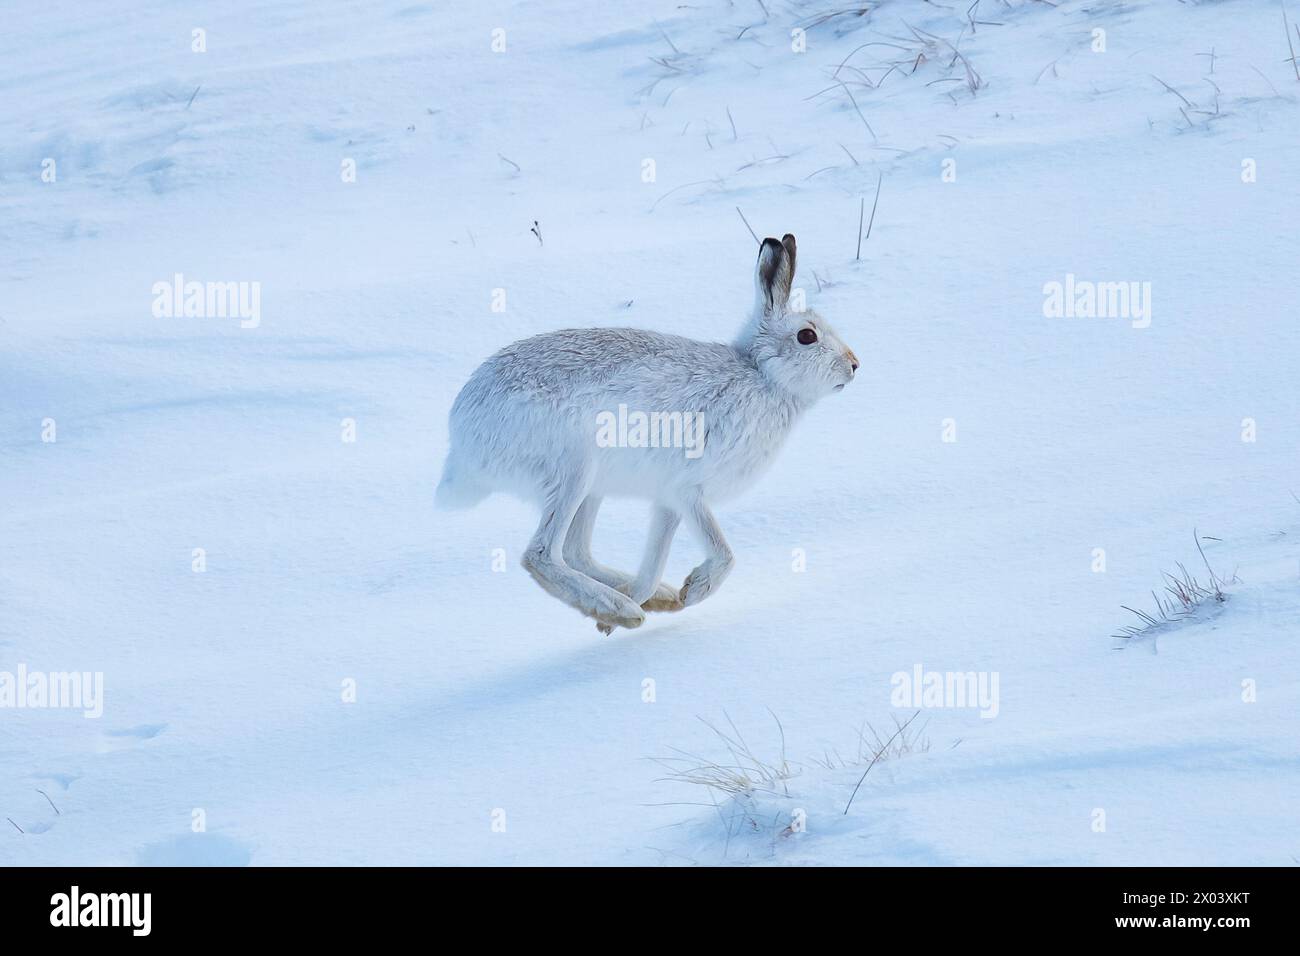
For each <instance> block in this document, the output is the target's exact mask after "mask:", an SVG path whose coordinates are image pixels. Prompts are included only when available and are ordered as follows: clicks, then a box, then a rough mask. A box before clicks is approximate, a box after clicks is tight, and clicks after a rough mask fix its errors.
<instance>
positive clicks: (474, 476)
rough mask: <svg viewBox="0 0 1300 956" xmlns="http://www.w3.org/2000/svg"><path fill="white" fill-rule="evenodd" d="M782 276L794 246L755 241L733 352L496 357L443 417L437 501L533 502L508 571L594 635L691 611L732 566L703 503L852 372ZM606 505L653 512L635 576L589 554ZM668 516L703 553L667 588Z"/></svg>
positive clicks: (750, 469) (708, 345) (591, 332)
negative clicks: (534, 509)
mask: <svg viewBox="0 0 1300 956" xmlns="http://www.w3.org/2000/svg"><path fill="white" fill-rule="evenodd" d="M794 269H795V241H794V236H791V235H787V236H785V237H784V238H783V239H782V240H781V241H780V242H777V240H775V239H770V238H769V239H764V240H763V244H762V246H761V247H760V249H759V252H758V265H757V268H756V270H755V276H754V282H755V287H756V289H755V291H756V297H755V302H754V309H753V313H752V314H751V315H750V318H749V321H748V322H746V324H745V326H744V328H743V329H742V330H741V333H740V336H739V337H738V338H737V340H736V341H735V343H734V344H732V345H724V344H721V343H714V342H697V341H695V340H694V339H686V338H681V337H680V336H676V335H664V334H662V333H660V332H643V331H641V330H639V329H565V330H564V331H560V332H548V333H546V334H544V335H538V336H534V337H533V338H530V339H524V340H523V341H520V342H516V343H514V344H513V345H509V346H507V347H506V348H504V349H502V350H501V351H500V352H497V353H496V354H495V355H493V356H492V357H491V358H489V359H488V360H487V361H486V362H484V363H483V364H482V365H480V366H479V367H478V369H477V370H476V371H475V372H474V374H473V375H471V376H470V379H469V381H468V382H467V383H466V384H465V387H464V388H463V389H461V391H460V394H459V395H458V396H457V397H456V402H455V404H454V405H453V406H452V409H451V428H450V431H451V452H450V454H449V455H448V457H447V463H446V466H445V468H444V471H443V475H442V481H441V483H440V484H439V485H438V492H437V502H438V505H439V506H440V507H469V506H470V505H472V504H474V503H476V502H478V501H480V500H481V499H482V498H484V497H486V496H487V495H488V494H491V493H492V492H494V491H508V492H513V493H515V494H518V495H520V496H522V497H524V498H528V499H532V500H536V501H537V502H538V503H539V504H540V505H541V508H542V521H541V524H540V525H539V526H538V528H537V533H536V534H534V535H533V539H532V541H530V542H529V544H528V549H527V550H526V551H525V552H524V555H523V566H524V567H525V568H527V569H528V572H529V573H530V574H531V575H532V576H533V577H534V578H535V579H536V580H537V583H538V584H540V585H541V586H542V587H543V588H545V589H546V590H547V591H548V592H550V593H551V594H553V595H554V596H555V597H557V598H559V599H560V600H561V601H563V602H564V603H565V604H568V605H570V606H571V607H574V608H577V609H578V610H579V611H581V612H582V613H583V614H586V615H588V616H589V617H593V618H595V619H596V626H597V627H598V628H599V629H600V630H601V631H602V632H604V633H606V634H608V633H610V632H611V631H613V629H614V628H615V627H637V626H639V625H640V624H641V623H642V622H643V621H644V620H645V611H678V610H681V609H682V608H683V607H687V606H689V605H691V604H695V603H697V602H699V601H702V600H704V599H705V598H706V597H708V596H709V595H710V594H712V593H713V592H714V591H716V590H717V589H718V588H719V587H720V586H721V584H722V582H723V580H724V579H725V578H726V576H727V574H728V573H729V572H730V571H731V567H732V564H733V563H734V562H733V558H732V554H731V549H730V548H729V547H727V542H726V540H725V539H724V538H723V536H722V529H721V528H719V527H718V523H717V521H716V520H714V517H713V512H712V511H710V510H709V504H708V503H709V502H713V501H718V500H721V499H725V498H730V497H732V496H734V495H737V494H739V493H740V492H741V491H743V490H744V489H745V488H747V487H748V486H749V485H750V484H752V483H753V482H754V480H755V479H756V478H757V477H758V475H759V474H760V473H761V472H762V470H763V469H764V468H765V467H766V466H767V465H768V464H769V463H770V462H771V461H772V460H773V458H774V457H775V455H776V453H777V450H778V449H779V448H780V447H781V443H782V442H783V441H784V440H785V436H786V433H787V432H789V430H790V427H791V426H792V425H793V424H794V423H795V420H796V419H797V418H798V417H799V415H800V413H802V412H803V411H804V410H805V409H807V408H808V407H809V406H811V405H812V403H813V402H815V401H817V400H818V399H819V398H821V397H822V396H823V395H826V394H828V393H830V392H832V391H840V390H841V389H843V388H844V386H845V385H847V384H848V383H849V382H850V381H852V379H853V374H854V372H856V371H857V368H858V360H857V357H856V356H855V355H854V354H853V352H852V351H851V350H850V349H849V348H848V347H847V346H846V345H845V344H844V343H843V342H841V341H840V339H839V336H837V335H836V334H835V332H834V331H833V330H832V329H831V327H830V326H829V325H828V324H827V323H826V322H825V320H823V319H822V318H821V317H820V316H818V315H817V314H816V313H814V312H812V311H805V312H790V311H788V310H787V305H788V300H789V298H790V285H791V282H792V281H793V280H794ZM629 409H630V410H631V411H629ZM606 495H615V496H620V495H621V496H632V497H640V498H648V499H650V500H651V501H653V502H654V516H653V520H652V522H651V528H650V538H649V541H648V543H647V546H646V551H645V556H644V557H643V558H642V560H641V567H640V569H639V570H638V571H637V573H636V575H635V576H632V575H628V574H624V573H622V572H620V571H615V570H613V569H612V568H608V567H605V566H604V565H602V564H599V563H597V562H596V561H595V560H594V559H593V558H592V556H591V532H592V526H593V524H594V523H595V520H596V512H597V510H598V509H599V508H600V502H601V499H602V498H604V497H605V496H606ZM682 519H685V520H686V522H687V524H689V525H690V526H691V527H693V528H694V529H695V531H696V532H698V534H699V535H700V537H701V538H702V539H703V542H704V544H705V546H706V548H707V552H708V557H707V558H706V559H705V561H704V563H703V564H701V565H700V566H699V567H697V568H696V569H695V570H694V571H692V572H691V573H690V575H689V576H688V577H687V578H686V581H685V583H684V584H683V585H682V586H681V588H674V587H669V586H668V585H666V584H661V583H660V581H659V579H660V576H661V575H662V574H663V571H664V565H665V564H666V563H667V560H668V548H669V546H670V545H671V543H672V539H673V533H674V532H675V531H676V530H677V525H678V524H679V523H680V522H681V521H682Z"/></svg>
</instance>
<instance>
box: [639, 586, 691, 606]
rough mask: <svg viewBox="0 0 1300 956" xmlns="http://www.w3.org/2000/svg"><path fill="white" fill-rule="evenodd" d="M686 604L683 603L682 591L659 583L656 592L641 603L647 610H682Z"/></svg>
mask: <svg viewBox="0 0 1300 956" xmlns="http://www.w3.org/2000/svg"><path fill="white" fill-rule="evenodd" d="M685 606H686V605H685V604H683V603H682V595H681V591H680V590H679V589H677V588H674V587H670V586H668V585H667V584H661V585H659V587H658V588H656V589H655V593H654V594H652V595H650V597H649V598H647V599H646V600H645V601H644V602H642V604H641V607H642V609H643V610H646V611H680V610H681V609H682V608H684V607H685Z"/></svg>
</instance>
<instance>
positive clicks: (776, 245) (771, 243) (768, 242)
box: [763, 236, 781, 249]
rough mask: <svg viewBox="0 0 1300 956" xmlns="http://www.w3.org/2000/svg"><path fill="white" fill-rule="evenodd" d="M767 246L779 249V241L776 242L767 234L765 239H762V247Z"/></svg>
mask: <svg viewBox="0 0 1300 956" xmlns="http://www.w3.org/2000/svg"><path fill="white" fill-rule="evenodd" d="M769 246H771V247H772V248H774V249H780V248H781V243H779V242H777V241H776V240H775V239H773V238H772V237H771V236H768V237H767V238H766V239H764V240H763V248H764V249H766V248H768V247H769Z"/></svg>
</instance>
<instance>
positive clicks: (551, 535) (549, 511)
mask: <svg viewBox="0 0 1300 956" xmlns="http://www.w3.org/2000/svg"><path fill="white" fill-rule="evenodd" d="M588 484H589V480H588V479H587V478H586V476H584V475H581V474H576V475H565V476H562V477H561V478H560V479H559V480H558V481H557V482H556V483H555V485H554V487H552V488H551V489H550V490H549V491H548V492H547V494H546V497H545V500H544V501H543V504H542V521H541V524H539V525H538V526H537V532H536V533H535V534H534V535H533V539H532V541H530V542H529V543H528V549H527V550H526V551H525V552H524V557H523V566H524V567H525V568H526V569H527V571H528V573H529V574H531V575H532V576H533V578H534V579H535V580H536V581H537V583H538V584H540V585H541V586H542V587H543V588H544V589H545V590H546V591H547V593H549V594H551V595H553V596H554V597H557V598H559V599H560V600H561V601H563V602H564V603H565V604H568V605H569V606H570V607H573V608H576V609H577V610H579V611H581V612H582V613H583V614H586V615H587V616H588V617H594V618H595V619H596V621H597V622H598V623H599V624H602V625H605V626H607V627H610V628H611V629H612V628H613V627H614V626H619V627H639V626H640V625H641V623H642V622H644V621H645V612H643V611H642V610H641V609H640V608H639V607H637V606H636V604H634V603H633V602H632V600H631V599H630V598H628V597H627V596H626V595H623V594H620V593H619V592H618V591H615V590H614V589H613V588H611V587H608V586H607V585H604V584H602V583H600V582H599V581H597V580H595V579H593V578H590V577H588V576H587V575H585V574H582V573H580V572H578V571H575V570H574V569H573V568H571V567H569V565H568V564H566V563H565V560H564V556H563V554H562V553H561V552H562V549H563V544H562V542H563V540H564V536H565V533H566V532H567V531H568V529H569V526H570V524H571V523H572V522H573V520H574V518H575V516H576V514H577V512H578V509H579V506H580V505H581V504H582V501H583V497H584V496H585V495H586V493H587V487H588Z"/></svg>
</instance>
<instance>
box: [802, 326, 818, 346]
mask: <svg viewBox="0 0 1300 956" xmlns="http://www.w3.org/2000/svg"><path fill="white" fill-rule="evenodd" d="M798 339H799V344H800V345H812V344H813V343H814V342H816V341H817V332H816V330H815V329H800V330H799V335H798Z"/></svg>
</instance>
